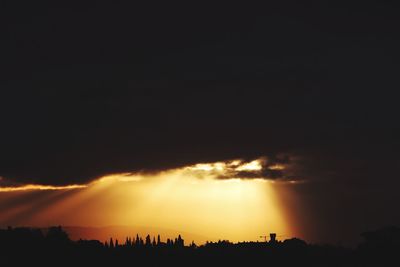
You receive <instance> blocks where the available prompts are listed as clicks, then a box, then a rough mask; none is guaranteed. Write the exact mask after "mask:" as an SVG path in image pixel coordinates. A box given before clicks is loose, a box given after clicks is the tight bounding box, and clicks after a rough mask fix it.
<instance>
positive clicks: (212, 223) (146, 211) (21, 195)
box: [0, 159, 301, 243]
mask: <svg viewBox="0 0 400 267" xmlns="http://www.w3.org/2000/svg"><path fill="white" fill-rule="evenodd" d="M262 160H263V159H260V160H255V161H252V162H242V161H240V160H237V161H230V162H217V163H212V164H197V165H193V166H187V167H184V168H179V169H173V170H168V171H164V172H160V173H157V174H151V175H150V174H130V173H125V174H114V175H109V176H105V177H102V178H100V179H97V180H95V181H94V182H92V183H90V184H87V185H70V186H66V187H51V186H40V185H24V186H21V187H12V188H0V197H1V195H3V199H5V200H6V201H8V202H9V204H7V203H5V202H3V203H4V205H3V206H1V205H0V210H1V211H2V212H1V213H0V226H6V225H8V224H11V225H30V226H39V227H43V226H48V225H67V226H89V227H104V226H116V225H120V226H121V225H122V226H126V227H128V228H124V229H129V232H128V230H126V231H127V233H126V235H130V236H132V235H135V234H136V233H133V231H135V230H136V231H137V232H140V234H146V233H144V231H150V232H152V234H156V232H157V231H159V232H161V233H163V234H164V235H166V236H167V235H169V234H171V235H172V234H173V233H174V234H175V233H180V232H181V233H185V235H186V238H187V239H188V240H194V241H195V242H197V243H203V242H205V241H206V240H218V239H229V240H231V241H235V242H236V241H243V240H247V241H250V240H261V239H260V236H261V235H265V234H268V233H270V232H276V233H278V238H279V237H280V238H281V239H284V238H288V237H292V236H301V229H299V227H298V225H296V224H294V223H293V221H294V220H296V218H293V217H295V216H296V215H295V214H296V213H290V212H289V210H288V205H292V204H293V203H296V202H297V199H296V197H295V195H291V193H290V187H291V186H292V185H291V183H290V182H274V181H272V180H268V179H261V178H258V179H257V178H256V177H255V178H252V179H240V177H229V179H220V178H219V177H223V176H226V175H228V174H229V172H232V171H241V172H242V171H253V172H257V171H258V170H261V169H262V168H263V166H262ZM269 168H275V169H279V168H284V166H270V167H269ZM279 191H281V192H284V191H285V197H282V196H279V193H280V192H279ZM6 195H7V197H6ZM149 229H152V230H149ZM110 231H112V230H110ZM114 231H117V230H115V229H114ZM142 232H143V233H142ZM107 234H110V235H113V234H116V235H119V236H121V235H123V234H125V233H120V232H118V233H112V232H111V233H107ZM105 236H106V235H104V233H103V235H102V236H101V237H98V238H100V239H101V238H105Z"/></svg>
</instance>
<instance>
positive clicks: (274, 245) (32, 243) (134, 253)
mask: <svg viewBox="0 0 400 267" xmlns="http://www.w3.org/2000/svg"><path fill="white" fill-rule="evenodd" d="M362 236H363V237H364V241H363V242H362V243H361V244H360V245H359V246H358V247H357V248H355V249H350V248H345V247H338V246H332V245H315V244H308V243H307V242H305V241H304V240H301V239H298V238H291V239H286V240H283V241H279V240H276V239H275V236H274V235H273V234H272V235H271V239H270V240H269V241H265V242H239V243H232V242H229V241H228V240H220V241H218V242H207V243H206V244H204V245H201V246H198V245H196V244H194V243H190V242H185V240H184V238H183V237H182V236H181V235H178V236H177V237H176V238H174V239H172V238H168V239H167V240H166V242H163V241H162V240H161V237H160V236H159V235H158V236H150V235H146V236H145V237H144V236H143V237H142V236H139V235H136V236H134V237H126V238H125V240H118V239H115V238H110V239H109V240H108V241H105V242H100V241H98V240H83V239H81V240H78V241H72V240H71V239H70V238H69V236H68V234H67V232H66V231H64V229H63V228H62V227H61V226H57V227H50V228H48V229H46V231H43V230H41V229H35V228H12V227H9V228H8V229H1V230H0V252H1V254H0V255H1V262H2V263H4V264H5V265H3V266H22V265H24V266H26V265H33V266H115V265H131V266H134V265H139V264H144V265H147V266H164V265H166V266H170V265H172V266H249V265H255V264H263V265H266V266H397V264H396V262H397V263H398V251H400V228H399V227H395V226H392V227H387V228H382V229H378V230H375V231H369V232H365V233H363V234H362Z"/></svg>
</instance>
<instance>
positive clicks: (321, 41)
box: [0, 1, 400, 184]
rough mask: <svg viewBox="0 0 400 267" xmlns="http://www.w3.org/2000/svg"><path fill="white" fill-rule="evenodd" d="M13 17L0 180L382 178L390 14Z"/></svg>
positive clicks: (377, 10)
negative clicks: (164, 175)
mask: <svg viewBox="0 0 400 267" xmlns="http://www.w3.org/2000/svg"><path fill="white" fill-rule="evenodd" d="M29 5H33V3H30V4H29V3H27V5H26V6H25V8H20V7H19V6H18V7H16V6H6V8H5V9H3V10H4V11H5V12H4V11H3V12H4V14H3V15H2V16H1V17H2V25H4V27H5V30H4V35H2V37H1V38H2V42H1V47H2V51H6V53H5V55H4V57H3V59H2V63H1V65H2V67H3V69H4V72H3V75H2V77H3V78H2V79H1V84H0V86H1V95H0V114H1V115H0V119H1V133H0V137H1V139H0V145H1V146H0V147H1V149H0V150H1V151H0V153H1V154H0V175H1V176H3V177H5V178H7V180H8V181H13V182H14V183H28V182H29V183H41V184H73V183H85V182H88V181H90V180H92V179H94V178H96V177H99V176H101V175H104V174H109V173H119V172H135V171H158V170H164V169H168V168H175V167H180V166H185V165H190V164H194V163H198V162H215V161H221V160H226V159H232V158H244V159H246V160H252V159H255V158H258V157H261V156H265V157H267V158H274V157H278V156H279V155H281V154H287V155H296V156H299V157H300V158H301V164H296V165H295V166H296V169H295V170H294V169H292V170H291V173H282V172H280V171H278V170H268V169H267V172H268V173H266V174H265V177H267V176H268V177H271V178H275V179H279V178H282V177H284V176H285V177H297V176H299V177H312V178H315V179H322V178H325V177H329V178H332V179H346V177H364V179H373V178H372V175H371V174H373V173H377V174H378V173H379V170H382V168H383V169H384V170H385V172H388V173H390V174H392V175H389V176H390V177H393V176H395V175H396V174H397V172H391V171H390V169H391V168H393V166H394V165H393V164H395V163H396V162H397V161H398V155H397V154H398V153H397V149H398V148H399V138H398V136H399V125H398V122H397V121H398V120H397V114H398V113H399V110H398V103H397V102H398V100H397V99H398V98H397V97H396V95H395V94H394V93H393V90H394V89H397V88H398V85H399V83H398V79H397V77H396V75H397V71H398V65H397V63H396V60H395V59H396V58H398V49H397V48H398V47H399V45H400V38H399V36H398V33H397V32H398V26H399V21H398V16H397V14H398V13H397V12H396V10H397V7H396V6H394V5H393V4H383V3H373V4H364V5H363V6H352V5H351V4H346V6H339V4H334V5H330V4H329V5H328V4H321V3H315V4H312V5H309V6H305V5H304V4H303V3H297V1H288V2H285V3H282V4H274V5H272V4H271V5H270V6H267V7H256V6H245V7H244V6H243V5H236V4H231V5H229V6H225V5H220V6H219V5H214V6H213V7H212V8H210V7H206V6H203V7H197V6H196V7H195V6H191V5H190V4H186V5H185V6H182V5H181V6H179V8H174V7H171V6H159V8H157V9H155V8H153V6H146V5H145V4H143V5H133V4H129V5H123V4H113V5H112V6H110V5H111V4H109V3H103V2H102V1H98V2H97V3H96V4H93V5H92V4H81V5H80V6H74V7H72V6H59V5H58V4H56V3H53V4H52V6H44V7H43V6H37V5H36V3H35V4H34V5H33V6H29ZM160 5H162V4H160ZM349 162H350V163H349ZM293 168H294V167H293ZM374 177H375V176H374ZM360 179H361V178H360Z"/></svg>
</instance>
